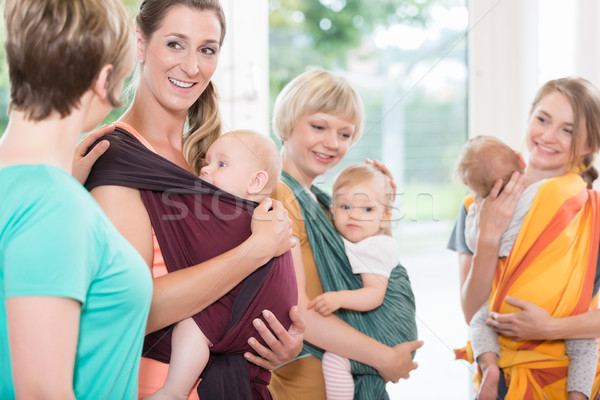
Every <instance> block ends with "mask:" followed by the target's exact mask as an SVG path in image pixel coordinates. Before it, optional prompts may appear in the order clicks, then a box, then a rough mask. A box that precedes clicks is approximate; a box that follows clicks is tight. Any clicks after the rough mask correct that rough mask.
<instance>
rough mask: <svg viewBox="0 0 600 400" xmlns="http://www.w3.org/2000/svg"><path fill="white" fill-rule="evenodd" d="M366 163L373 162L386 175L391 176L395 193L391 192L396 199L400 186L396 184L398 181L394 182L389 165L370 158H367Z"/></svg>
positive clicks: (391, 183)
mask: <svg viewBox="0 0 600 400" xmlns="http://www.w3.org/2000/svg"><path fill="white" fill-rule="evenodd" d="M365 163H367V164H373V165H374V166H375V167H377V168H379V169H380V170H381V172H382V173H383V174H384V175H387V177H388V178H390V185H391V186H392V191H393V193H391V194H392V196H393V199H395V198H396V189H397V188H398V187H397V186H396V183H395V182H394V176H393V175H392V173H391V172H390V170H389V169H388V167H387V166H386V165H385V164H383V163H382V162H380V161H379V160H377V159H373V160H371V159H369V158H366V159H365Z"/></svg>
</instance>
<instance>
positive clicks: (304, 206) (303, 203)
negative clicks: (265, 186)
mask: <svg viewBox="0 0 600 400" xmlns="http://www.w3.org/2000/svg"><path fill="white" fill-rule="evenodd" d="M281 180H282V181H283V183H285V184H286V185H287V186H288V187H289V188H290V189H291V190H292V193H293V194H294V196H295V198H296V200H297V201H298V204H299V205H300V209H301V211H302V218H303V219H304V223H305V225H306V232H307V235H308V241H309V242H310V247H311V250H312V253H313V256H314V260H315V264H316V266H317V271H318V273H319V278H320V280H321V285H322V287H323V290H324V291H325V292H331V291H338V290H355V289H360V288H361V287H362V280H361V277H360V275H356V274H353V273H352V270H351V267H350V262H349V261H348V257H347V256H346V252H345V249H344V243H343V242H342V239H341V237H340V235H339V234H338V233H337V231H336V230H335V227H334V226H333V224H331V221H330V220H329V218H328V216H327V214H326V213H325V211H324V210H323V208H322V207H321V206H320V205H319V204H318V203H317V202H315V201H314V200H313V198H312V196H311V195H310V194H309V193H308V191H307V190H305V189H304V188H303V187H302V186H301V185H300V184H299V183H298V182H297V181H296V180H295V179H294V178H292V177H291V176H290V175H289V174H287V173H286V172H285V171H284V172H283V173H282V177H281ZM311 192H312V193H314V195H315V196H316V197H317V200H318V202H319V203H320V204H322V205H323V207H325V209H327V210H329V206H330V203H331V198H330V196H329V195H328V194H327V193H325V192H323V191H322V190H320V189H319V188H317V187H315V186H312V187H311ZM335 314H336V315H337V316H338V317H339V318H341V319H342V320H344V321H345V322H346V323H348V324H349V325H351V326H352V327H354V328H355V329H357V330H359V331H361V332H363V333H364V334H366V335H368V336H370V337H372V338H374V339H376V340H377V341H379V342H381V343H383V344H386V345H388V346H394V345H396V344H398V343H402V342H407V341H412V340H416V339H417V325H416V321H415V298H414V295H413V292H412V288H411V285H410V280H409V279H408V274H407V273H406V269H404V267H403V266H402V265H400V264H398V266H397V267H395V268H394V269H393V270H392V273H391V275H390V278H389V281H388V288H387V291H386V294H385V298H384V300H383V304H382V305H381V306H379V307H377V308H376V309H374V310H371V311H367V312H358V311H353V310H346V309H339V310H338V311H336V312H335ZM339 339H340V340H344V338H339ZM309 354H311V355H314V356H316V357H318V358H319V359H321V358H322V357H323V350H322V349H320V348H318V347H315V346H313V345H311V344H310V343H308V342H304V347H303V349H302V353H301V355H300V357H302V356H306V355H309ZM350 365H351V370H352V375H353V377H354V398H355V399H357V400H384V399H389V396H388V394H387V392H386V390H385V382H384V381H383V379H382V378H381V376H380V375H379V373H378V372H377V371H376V370H375V369H374V368H372V367H370V366H368V365H366V364H362V363H359V362H356V361H354V360H350Z"/></svg>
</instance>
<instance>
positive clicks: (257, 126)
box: [214, 0, 269, 135]
mask: <svg viewBox="0 0 600 400" xmlns="http://www.w3.org/2000/svg"><path fill="white" fill-rule="evenodd" d="M221 4H222V5H223V9H224V11H225V16H226V19H227V33H226V37H225V42H224V44H223V48H222V50H221V54H220V59H219V66H218V68H217V71H216V73H215V77H214V81H215V84H216V86H217V89H218V90H219V93H220V95H221V113H222V117H223V129H224V131H228V130H232V129H240V128H248V129H254V130H257V131H258V132H261V133H264V134H265V135H268V134H269V9H268V0H252V1H248V0H221Z"/></svg>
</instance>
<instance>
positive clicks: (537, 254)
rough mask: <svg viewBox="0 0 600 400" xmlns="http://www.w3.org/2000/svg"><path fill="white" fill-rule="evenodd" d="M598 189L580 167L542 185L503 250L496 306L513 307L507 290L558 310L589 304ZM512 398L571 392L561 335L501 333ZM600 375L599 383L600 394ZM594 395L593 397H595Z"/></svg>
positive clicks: (499, 308)
mask: <svg viewBox="0 0 600 400" xmlns="http://www.w3.org/2000/svg"><path fill="white" fill-rule="evenodd" d="M598 200H599V196H598V193H596V192H594V191H591V190H587V189H586V185H585V183H584V182H583V180H582V179H581V177H580V176H579V175H576V174H567V175H564V176H561V177H557V178H552V179H549V180H548V181H546V182H544V183H543V184H542V186H541V187H540V189H539V191H538V193H537V195H536V197H535V199H534V201H533V204H532V206H531V208H530V210H529V212H528V213H527V215H526V217H525V220H524V222H523V225H522V227H521V230H520V231H519V234H518V236H517V239H516V241H515V244H514V246H513V249H512V251H511V253H510V254H509V256H508V257H505V258H501V259H500V260H499V263H498V269H497V271H496V276H495V279H494V283H493V286H492V293H491V296H490V303H489V304H490V310H492V311H496V312H498V313H502V314H504V313H511V312H515V311H518V309H517V308H515V307H513V306H510V305H509V304H507V303H506V302H505V301H504V299H505V298H506V296H513V297H517V298H519V299H521V300H525V301H528V302H531V303H534V304H536V305H538V306H540V307H543V308H544V309H545V310H547V311H548V312H549V313H550V315H552V316H553V317H559V318H560V317H566V316H569V315H575V314H579V313H583V312H586V311H588V309H589V308H590V306H591V302H592V291H593V283H594V275H595V270H596V258H597V253H598V232H599V229H598V226H599V222H600V221H599V220H598V215H597V208H598V204H599V203H598ZM500 349H501V350H500V358H499V360H498V365H499V366H500V367H501V368H503V370H504V373H505V377H506V380H507V383H508V384H509V390H508V393H507V396H506V399H507V400H512V399H514V400H516V399H518V400H522V399H549V400H552V399H566V396H567V392H566V378H567V367H568V363H569V360H568V357H567V355H566V354H565V345H564V341H562V340H554V341H533V340H528V341H515V340H513V339H511V338H509V337H505V336H500ZM598 385H599V381H598V377H596V382H595V385H594V393H595V396H597V394H598ZM594 398H595V397H594Z"/></svg>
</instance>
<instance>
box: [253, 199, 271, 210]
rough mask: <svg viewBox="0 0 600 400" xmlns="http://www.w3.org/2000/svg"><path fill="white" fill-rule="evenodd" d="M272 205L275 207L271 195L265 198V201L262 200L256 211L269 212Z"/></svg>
mask: <svg viewBox="0 0 600 400" xmlns="http://www.w3.org/2000/svg"><path fill="white" fill-rule="evenodd" d="M271 207H273V199H271V198H270V197H267V198H266V199H263V201H261V202H260V203H259V204H258V206H257V207H256V209H255V212H256V211H262V212H263V213H267V212H269V210H270V209H271Z"/></svg>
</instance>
